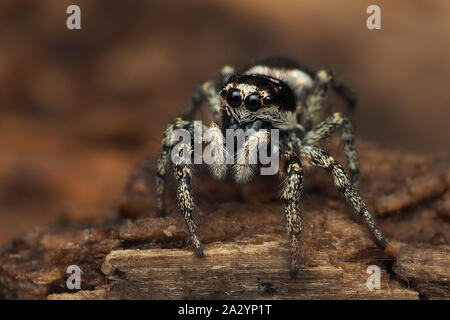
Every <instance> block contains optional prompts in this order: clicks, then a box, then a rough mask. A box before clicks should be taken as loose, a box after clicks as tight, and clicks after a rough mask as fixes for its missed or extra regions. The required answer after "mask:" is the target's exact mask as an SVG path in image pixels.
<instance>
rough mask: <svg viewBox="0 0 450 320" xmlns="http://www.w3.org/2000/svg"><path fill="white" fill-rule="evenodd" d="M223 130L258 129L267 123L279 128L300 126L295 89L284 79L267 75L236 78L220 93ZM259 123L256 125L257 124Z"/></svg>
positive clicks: (238, 76) (231, 79) (239, 76)
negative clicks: (237, 128)
mask: <svg viewBox="0 0 450 320" xmlns="http://www.w3.org/2000/svg"><path fill="white" fill-rule="evenodd" d="M219 94H220V97H221V106H222V109H223V110H224V112H223V113H222V125H223V128H235V127H241V128H242V127H244V128H248V127H249V126H248V124H251V126H250V127H252V128H253V129H255V130H258V129H260V128H261V125H262V124H263V123H265V124H267V125H270V126H271V127H273V128H278V129H292V128H294V127H295V126H296V125H297V117H296V112H295V109H296V101H295V96H294V94H293V92H292V90H291V89H290V88H289V87H288V86H287V85H286V84H285V83H284V82H283V81H281V80H279V79H275V78H272V77H269V76H265V75H236V76H232V77H231V78H230V80H228V82H227V83H226V84H225V85H224V87H223V88H222V90H221V91H220V92H219ZM255 123H256V124H255Z"/></svg>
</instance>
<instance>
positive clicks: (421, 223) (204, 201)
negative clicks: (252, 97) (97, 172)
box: [0, 142, 450, 299]
mask: <svg viewBox="0 0 450 320" xmlns="http://www.w3.org/2000/svg"><path fill="white" fill-rule="evenodd" d="M358 147H359V150H360V154H361V164H362V176H361V183H360V193H361V195H362V197H363V198H364V199H365V200H366V201H367V203H368V205H369V208H370V209H371V211H372V212H373V213H374V214H375V215H376V217H377V220H378V222H379V224H380V227H381V229H382V230H384V232H385V233H386V236H387V238H388V239H389V240H390V246H389V247H388V248H387V250H386V252H383V251H381V250H380V249H378V248H377V247H376V245H375V244H374V242H373V240H372V239H371V238H370V236H369V233H368V231H367V230H366V228H365V226H364V225H363V224H358V219H357V218H356V217H355V216H353V215H352V213H351V212H350V210H349V208H348V207H347V206H346V204H345V202H344V201H343V200H342V199H341V198H340V196H339V194H338V193H337V191H336V190H334V189H333V186H332V181H331V177H329V176H327V174H326V172H324V171H318V170H309V171H307V172H306V175H305V181H306V191H305V196H304V201H302V206H303V211H304V215H303V225H304V233H303V237H302V248H303V253H302V256H303V259H302V263H301V266H300V272H299V275H298V278H297V279H295V280H291V279H290V277H289V271H288V270H289V258H288V246H287V235H286V232H285V224H284V220H283V219H284V218H283V214H282V203H281V202H280V201H279V200H278V197H279V193H278V188H276V187H277V186H279V185H280V182H279V181H277V180H276V178H275V177H260V178H257V179H256V180H255V181H254V182H253V183H251V184H249V185H246V186H243V187H241V188H238V187H236V186H235V185H233V184H232V183H231V182H230V181H228V180H227V181H225V182H223V183H222V184H218V183H216V182H214V181H213V180H212V179H211V178H210V177H209V176H208V175H207V171H205V170H203V169H202V168H199V169H197V170H196V175H195V178H196V179H195V185H196V188H195V194H196V197H197V199H198V204H199V207H198V210H197V221H198V223H199V226H200V238H201V240H202V242H203V243H204V244H205V257H204V258H198V257H196V256H195V255H194V254H193V252H192V250H191V249H192V248H191V246H190V245H189V244H188V243H187V236H186V232H185V228H184V225H183V221H182V219H181V217H179V215H178V212H177V210H176V209H175V208H176V206H175V204H174V201H173V200H174V195H175V194H174V190H173V185H172V187H170V183H169V188H168V192H167V194H166V195H167V202H168V204H169V212H168V216H167V217H165V218H157V217H156V214H155V205H154V197H153V173H154V157H150V158H147V159H144V160H143V161H142V162H140V163H139V164H138V165H137V166H136V168H135V170H134V172H133V173H132V176H131V178H130V180H129V183H128V185H127V186H126V188H125V191H124V195H123V198H122V200H121V203H120V205H119V210H120V212H121V215H122V218H121V219H120V220H115V221H110V222H108V223H105V224H101V225H89V226H88V225H77V226H74V225H65V226H64V225H60V226H55V227H53V228H48V229H34V230H32V231H30V232H27V233H25V234H23V235H22V236H20V237H18V238H17V239H15V240H14V241H13V242H11V243H9V244H7V245H6V246H3V247H2V248H1V250H0V296H1V297H3V298H16V299H24V298H33V299H46V298H48V299H218V298H221V299H419V298H422V299H450V287H449V277H450V275H449V272H450V271H449V270H450V258H449V246H450V225H449V220H448V216H449V211H450V207H449V202H448V197H449V185H450V170H449V165H448V164H449V162H448V159H442V158H441V159H433V158H427V157H423V156H418V155H413V154H408V153H405V152H397V151H392V150H383V149H380V148H377V147H374V146H372V145H370V144H367V143H364V142H358ZM331 148H335V146H334V145H331ZM334 153H335V154H336V152H334ZM402 194H407V197H404V196H402ZM402 197H403V198H402ZM397 198H401V199H400V200H397ZM396 201H397V202H396ZM374 209H376V210H374ZM72 264H75V265H78V266H79V267H80V268H81V269H82V270H83V274H82V282H81V290H79V291H76V290H75V291H73V290H69V289H67V288H66V279H67V277H68V276H69V274H67V273H66V268H67V266H69V265H72ZM370 265H377V266H379V267H380V269H381V288H380V290H369V289H368V288H367V286H366V281H367V279H368V277H369V276H370V275H369V274H368V273H367V267H368V266H370Z"/></svg>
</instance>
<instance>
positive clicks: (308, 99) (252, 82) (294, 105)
mask: <svg viewBox="0 0 450 320" xmlns="http://www.w3.org/2000/svg"><path fill="white" fill-rule="evenodd" d="M220 76H221V81H220V82H219V83H214V82H213V81H208V82H205V83H203V84H201V85H200V86H199V87H198V88H197V90H196V91H195V92H194V94H193V95H192V98H191V99H190V101H189V102H188V103H187V105H186V106H185V108H184V111H183V113H182V115H181V117H180V118H177V119H176V120H175V121H174V122H173V123H172V124H170V125H169V127H168V128H167V130H166V131H165V132H164V135H163V139H162V151H161V154H160V157H159V159H158V162H157V174H156V198H157V209H158V216H163V215H164V214H165V204H164V181H165V176H166V168H167V166H168V165H169V162H170V153H171V150H172V148H173V147H174V142H173V141H172V139H171V135H172V133H173V131H174V130H176V129H185V130H188V131H189V132H192V131H193V128H194V124H193V121H192V118H193V116H194V113H195V112H196V111H197V109H198V108H199V107H200V105H201V104H202V103H203V102H205V103H206V106H207V108H208V110H209V111H210V113H211V116H212V118H213V123H212V124H211V126H210V127H211V128H215V130H213V132H214V134H215V135H217V137H216V139H214V140H213V141H214V143H215V144H216V145H215V147H216V148H217V150H225V148H224V147H223V146H222V145H221V144H222V143H223V141H224V138H223V137H224V135H225V132H226V130H227V129H242V130H248V129H250V128H251V129H254V130H255V133H254V135H258V134H259V135H261V130H263V129H269V130H271V129H278V130H279V140H280V141H279V144H280V145H279V149H280V150H279V151H280V156H281V157H283V158H284V160H285V161H284V169H283V172H284V174H285V181H286V183H285V184H284V187H283V190H282V192H281V194H282V196H281V198H282V200H283V201H284V204H285V206H284V214H285V217H286V221H287V233H288V236H289V249H290V250H289V251H290V257H291V262H290V274H291V277H292V278H295V277H296V275H297V273H298V268H299V263H300V258H301V247H300V243H301V242H300V237H301V232H302V219H301V206H300V200H301V195H302V192H303V173H304V170H303V167H304V166H306V165H312V166H316V167H320V168H324V169H326V170H327V171H328V172H330V173H331V175H332V177H333V181H334V184H335V186H336V188H337V190H338V191H339V192H340V193H341V194H342V196H343V197H344V199H345V200H346V201H347V202H348V204H349V205H350V207H351V208H352V209H353V210H354V211H355V212H356V213H358V214H359V215H360V216H361V217H362V220H363V221H364V222H365V224H366V226H367V228H368V229H369V231H370V232H371V234H372V235H373V238H374V240H375V241H376V243H377V244H378V246H379V247H381V248H382V249H384V248H386V246H387V242H386V239H385V237H384V235H383V233H382V232H381V230H380V229H379V228H378V227H377V224H376V222H375V220H374V218H373V217H372V215H371V214H370V212H369V211H368V209H367V206H366V204H365V202H364V201H363V199H362V198H361V197H360V196H359V194H358V193H357V191H356V189H355V185H356V184H357V183H358V178H359V163H358V155H357V152H356V150H355V144H354V134H353V129H352V126H351V124H350V121H349V120H348V118H347V117H346V116H345V115H343V114H342V113H334V114H332V115H330V116H328V117H325V115H326V112H327V108H326V106H327V96H328V92H329V90H330V89H333V90H335V91H336V92H337V93H338V94H340V96H341V97H342V98H344V99H345V100H346V101H347V103H348V105H349V107H354V105H355V98H354V94H353V91H352V90H351V89H350V88H349V87H347V86H346V85H345V84H343V83H342V82H341V80H340V79H339V78H338V76H337V75H336V74H335V73H334V72H331V71H328V70H320V71H318V72H315V73H314V72H312V71H310V70H308V69H307V68H303V67H300V66H299V65H298V64H297V63H295V62H292V61H290V60H287V59H282V58H272V59H267V60H264V61H261V62H259V63H257V64H255V65H253V66H250V67H248V68H246V69H244V70H242V71H240V72H236V71H235V70H234V68H232V67H230V66H226V67H224V68H222V70H221V72H220ZM338 129H341V138H342V141H343V145H344V152H345V155H346V158H347V168H348V172H349V177H348V176H347V174H346V172H345V170H344V168H343V167H342V166H341V165H340V164H339V163H338V162H337V161H336V160H335V159H334V158H333V157H332V156H331V155H329V154H328V153H326V152H325V151H324V150H322V148H321V144H322V143H323V141H325V140H326V139H328V138H329V137H330V136H331V135H332V134H333V133H334V132H335V131H337V130H338ZM251 140H252V136H250V137H248V139H247V141H246V142H245V143H244V145H243V146H242V150H238V155H239V154H242V152H244V153H248V152H249V150H250V149H251V148H250V143H251ZM268 143H270V141H268ZM191 145H192V143H191V144H190V145H189V144H188V145H186V146H185V147H186V149H187V150H188V152H186V153H183V156H184V157H190V156H192V146H191ZM239 152H241V153H239ZM244 156H245V155H244ZM247 156H248V155H247ZM244 158H245V157H244ZM247 158H248V157H247ZM211 166H212V168H211V169H212V170H211V172H212V174H213V175H214V176H215V177H216V178H217V179H219V180H220V179H222V178H223V177H224V176H225V174H226V173H227V170H226V167H224V166H223V164H217V163H214V164H212V165H211ZM253 171H254V170H253V168H252V165H251V164H250V163H245V162H244V163H243V164H242V163H240V164H239V165H235V166H234V167H233V174H234V179H235V181H236V182H238V183H243V182H247V181H248V180H249V179H250V178H251V177H252V173H253ZM173 172H174V176H175V179H176V181H177V191H176V192H177V199H178V205H179V209H180V211H181V214H182V216H183V218H184V221H185V223H186V226H187V230H188V233H189V238H190V241H191V243H192V244H193V245H194V247H195V250H196V252H197V255H198V256H200V257H201V256H203V247H202V244H201V242H200V240H199V236H198V228H197V225H196V223H195V220H194V208H195V205H194V203H195V202H194V198H193V195H192V179H193V176H192V170H191V167H190V166H189V165H187V164H186V163H183V162H181V163H174V164H173Z"/></svg>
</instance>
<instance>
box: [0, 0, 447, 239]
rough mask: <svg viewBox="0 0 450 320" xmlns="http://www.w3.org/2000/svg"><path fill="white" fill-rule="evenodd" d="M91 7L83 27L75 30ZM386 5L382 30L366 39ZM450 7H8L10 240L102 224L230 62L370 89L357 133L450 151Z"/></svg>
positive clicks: (2, 31) (2, 12) (0, 27)
mask: <svg viewBox="0 0 450 320" xmlns="http://www.w3.org/2000/svg"><path fill="white" fill-rule="evenodd" d="M70 4H77V5H79V6H80V7H81V12H82V18H81V24H82V30H80V31H69V30H68V29H67V28H66V18H67V16H68V15H67V14H66V8H67V6H68V5H70ZM370 4H378V5H379V6H380V7H381V16H382V22H381V24H382V29H381V30H378V31H369V30H368V29H367V28H366V25H365V21H366V18H367V14H366V8H367V7H368V6H369V5H370ZM449 16H450V1H445V0H442V1H438V0H433V1H423V0H416V1H413V0H405V1H375V0H373V1H365V0H362V1H333V0H319V1H269V0H250V1H241V0H219V1H199V0H189V1H186V0H184V1H181V0H180V1H130V0H127V1H125V0H121V1H79V0H70V1H66V0H58V1H55V0H40V1H29V0H8V1H7V0H2V1H1V2H0V39H1V41H0V132H1V134H0V243H4V242H5V241H8V240H10V239H12V237H14V236H15V235H17V234H18V233H19V232H22V231H25V230H29V229H30V228H31V227H33V226H45V225H49V224H53V223H56V222H63V221H70V222H85V221H99V220H102V219H107V218H110V217H112V216H114V215H115V206H116V204H117V201H118V199H119V196H120V193H121V191H122V189H123V186H124V184H125V182H126V180H127V176H128V174H129V173H130V170H131V168H132V167H133V165H134V164H135V163H136V162H137V161H138V160H139V159H140V158H142V157H144V156H146V155H148V154H150V153H155V152H157V151H158V149H159V141H160V136H161V133H162V131H163V129H164V128H165V127H166V125H167V123H168V122H169V121H170V120H171V119H172V118H174V117H175V116H176V115H177V114H178V112H179V111H180V110H181V106H182V104H183V103H184V102H185V101H186V100H187V99H188V97H189V96H190V94H191V92H192V90H193V89H194V88H195V86H196V85H197V84H198V83H199V82H201V81H204V80H207V79H213V78H215V77H216V75H217V72H218V70H219V68H220V67H221V66H222V65H223V64H232V65H235V66H242V65H246V64H247V63H248V62H249V61H251V60H252V59H255V58H261V57H266V56H269V55H283V56H288V57H291V58H295V59H298V60H300V61H302V62H303V63H305V64H308V65H310V66H311V67H312V68H314V69H318V68H322V67H328V68H332V69H334V70H336V71H337V72H339V73H340V74H341V75H342V76H343V78H345V79H346V80H347V82H348V83H350V84H351V85H352V86H353V87H354V88H356V90H357V91H358V97H359V108H358V109H357V111H356V112H354V113H353V114H352V118H353V122H354V124H355V127H356V130H357V134H358V136H359V137H363V138H366V139H369V140H371V141H374V142H376V143H378V144H381V145H387V146H389V147H395V148H402V149H405V150H413V151H417V152H427V153H436V152H439V153H440V152H443V151H448V149H449V140H450V139H449V138H450V130H448V123H449V116H450V111H449V108H450V95H449V94H448V91H449V85H450V81H449V79H450V20H449Z"/></svg>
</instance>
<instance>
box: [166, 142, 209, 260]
mask: <svg viewBox="0 0 450 320" xmlns="http://www.w3.org/2000/svg"><path fill="white" fill-rule="evenodd" d="M179 147H180V149H179V150H180V152H179V156H180V159H179V161H178V162H176V163H174V165H173V170H174V176H175V179H176V181H177V199H178V205H179V207H180V211H181V214H182V216H183V218H184V222H185V223H186V226H187V229H188V233H189V239H190V241H191V242H192V244H193V245H194V246H195V251H196V253H197V255H198V256H199V257H202V256H203V247H202V244H201V243H200V239H199V237H198V228H197V225H196V223H195V220H194V216H193V213H194V208H195V201H194V197H193V195H192V169H191V166H190V159H191V155H192V146H191V145H190V144H180V146H179Z"/></svg>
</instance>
